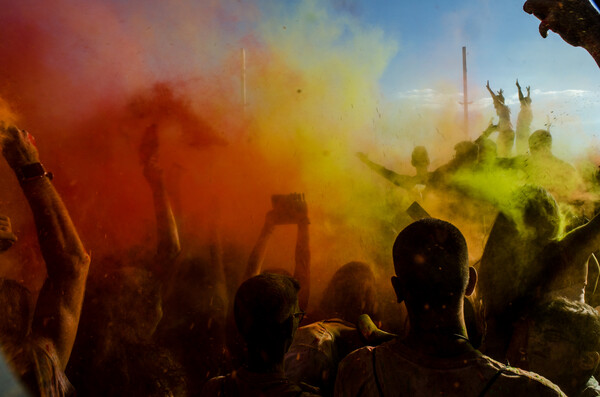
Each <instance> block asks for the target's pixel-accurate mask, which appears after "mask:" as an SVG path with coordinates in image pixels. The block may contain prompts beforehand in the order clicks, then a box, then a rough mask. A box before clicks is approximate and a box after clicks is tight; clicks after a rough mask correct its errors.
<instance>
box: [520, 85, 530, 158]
mask: <svg viewBox="0 0 600 397" xmlns="http://www.w3.org/2000/svg"><path fill="white" fill-rule="evenodd" d="M517 89H518V91H519V102H520V103H521V110H519V115H518V116H517V139H516V141H517V144H516V146H517V155H523V154H525V153H527V147H528V143H527V140H528V139H529V134H530V133H531V121H532V120H533V112H532V111H531V87H529V86H527V96H524V95H523V91H521V86H520V85H519V80H517Z"/></svg>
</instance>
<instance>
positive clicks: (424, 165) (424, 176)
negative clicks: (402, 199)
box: [356, 146, 430, 190]
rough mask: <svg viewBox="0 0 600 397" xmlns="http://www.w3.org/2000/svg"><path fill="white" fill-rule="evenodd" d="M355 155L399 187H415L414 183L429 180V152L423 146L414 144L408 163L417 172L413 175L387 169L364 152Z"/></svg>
mask: <svg viewBox="0 0 600 397" xmlns="http://www.w3.org/2000/svg"><path fill="white" fill-rule="evenodd" d="M356 155H357V157H358V158H359V159H360V161H362V162H363V163H365V164H366V165H367V166H368V167H369V168H370V169H372V170H373V171H375V172H376V173H378V174H379V175H381V176H382V177H384V178H385V179H387V180H388V181H390V182H392V183H393V184H394V185H396V186H400V187H401V188H404V189H407V190H410V189H412V188H413V187H415V185H427V182H428V181H429V176H430V174H429V172H428V167H429V163H430V162H429V154H428V153H427V149H426V148H425V147H424V146H416V147H415V148H414V149H413V151H412V154H411V160H410V163H411V165H412V166H413V167H415V170H416V171H417V174H416V175H414V176H410V175H401V174H398V173H396V172H394V171H392V170H389V169H387V168H385V167H383V166H381V165H379V164H376V163H374V162H372V161H371V160H369V158H368V157H367V155H366V154H364V153H361V152H359V153H356Z"/></svg>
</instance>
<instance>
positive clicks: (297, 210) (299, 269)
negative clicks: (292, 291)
mask: <svg viewBox="0 0 600 397" xmlns="http://www.w3.org/2000/svg"><path fill="white" fill-rule="evenodd" d="M280 198H281V199H282V200H281V202H280V203H279V204H281V205H275V204H274V207H273V209H272V210H270V211H269V212H267V215H266V216H265V223H264V225H263V228H262V230H261V232H260V235H259V237H258V240H257V241H256V244H255V245H254V248H253V249H252V253H251V254H250V258H249V259H248V265H247V266H246V271H245V273H244V278H243V280H242V281H245V280H247V279H249V278H250V277H253V276H256V275H258V274H260V272H261V271H262V265H263V262H264V259H265V253H266V251H267V244H268V242H269V239H270V238H271V235H272V234H273V231H274V230H275V226H276V225H285V224H295V225H297V227H298V234H297V237H296V251H295V260H296V263H295V267H294V278H296V279H297V280H298V282H299V283H300V292H299V294H298V302H299V304H300V307H301V308H303V309H305V308H306V307H307V305H308V299H309V295H310V248H309V233H308V225H309V224H310V221H309V219H308V207H307V205H306V201H305V200H304V195H302V194H290V195H284V196H280Z"/></svg>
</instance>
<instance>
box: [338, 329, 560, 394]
mask: <svg viewBox="0 0 600 397" xmlns="http://www.w3.org/2000/svg"><path fill="white" fill-rule="evenodd" d="M335 395H336V396H456V397H459V396H460V397H464V396H508V395H512V396H560V395H562V394H561V393H560V391H559V390H558V388H557V387H556V386H554V385H553V384H552V383H550V382H549V381H547V380H546V379H544V378H542V377H541V376H538V375H536V374H533V373H530V372H527V371H523V370H520V369H517V368H513V367H508V366H505V365H503V364H501V363H499V362H498V361H495V360H493V359H491V358H489V357H487V356H485V355H483V354H481V353H480V352H479V351H477V350H475V349H473V348H471V349H470V350H468V351H466V352H464V353H463V354H460V355H457V356H454V357H445V358H443V357H433V356H429V355H426V354H422V353H421V352H419V351H417V350H414V349H411V348H410V347H409V346H407V345H405V344H404V343H403V342H402V341H400V340H398V339H396V340H393V341H391V342H388V343H385V344H382V345H380V346H378V347H374V348H373V347H365V348H362V349H359V350H356V351H355V352H353V353H351V354H350V355H349V356H348V357H346V359H345V360H343V361H342V363H341V364H340V368H339V373H338V379H337V383H336V394H335Z"/></svg>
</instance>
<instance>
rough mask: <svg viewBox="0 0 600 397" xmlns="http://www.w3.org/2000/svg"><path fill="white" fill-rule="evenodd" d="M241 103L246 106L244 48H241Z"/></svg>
mask: <svg viewBox="0 0 600 397" xmlns="http://www.w3.org/2000/svg"><path fill="white" fill-rule="evenodd" d="M242 103H243V105H244V108H245V107H246V49H244V48H242Z"/></svg>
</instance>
